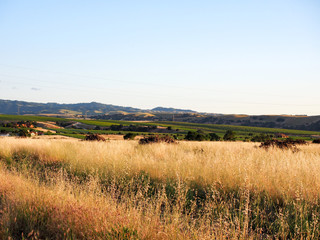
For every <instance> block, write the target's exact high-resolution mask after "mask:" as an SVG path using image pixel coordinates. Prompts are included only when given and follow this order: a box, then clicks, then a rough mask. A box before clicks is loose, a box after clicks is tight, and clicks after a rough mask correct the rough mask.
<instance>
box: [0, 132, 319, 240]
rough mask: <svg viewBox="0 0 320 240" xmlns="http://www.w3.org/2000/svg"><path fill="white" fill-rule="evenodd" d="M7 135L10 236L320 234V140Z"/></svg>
mask: <svg viewBox="0 0 320 240" xmlns="http://www.w3.org/2000/svg"><path fill="white" fill-rule="evenodd" d="M257 146H258V144H255V143H239V142H179V143H174V144H167V143H160V144H147V145H140V144H138V142H137V141H108V142H86V141H78V140H39V139H15V138H2V139H0V183H1V184H0V239H8V238H13V239H26V238H27V239H39V238H40V239H215V238H218V239H221V238H236V239H239V238H240V239H250V238H251V239H256V238H261V239H274V238H276V239H287V238H290V239H301V238H303V239H318V238H319V237H320V222H319V219H318V216H319V214H320V205H319V199H320V196H319V192H320V176H319V174H318V173H319V171H320V148H319V145H316V144H310V145H303V146H300V147H299V148H300V151H298V152H292V151H290V150H288V151H284V150H280V149H269V150H268V151H266V150H264V149H261V148H258V147H257Z"/></svg>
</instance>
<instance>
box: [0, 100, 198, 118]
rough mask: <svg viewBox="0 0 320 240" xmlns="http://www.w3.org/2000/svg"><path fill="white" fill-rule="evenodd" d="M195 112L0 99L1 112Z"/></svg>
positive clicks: (158, 108) (90, 113)
mask: <svg viewBox="0 0 320 240" xmlns="http://www.w3.org/2000/svg"><path fill="white" fill-rule="evenodd" d="M143 112H144V113H152V112H162V113H163V112H168V113H187V112H189V113H195V111H192V110H184V109H175V108H163V107H157V108H154V109H152V110H142V109H138V108H132V107H123V106H116V105H111V104H102V103H97V102H91V103H75V104H59V103H35V102H25V101H12V100H0V113H1V114H22V115H23V114H37V115H39V114H62V115H85V114H86V115H101V114H108V113H117V114H123V115H126V114H127V113H143Z"/></svg>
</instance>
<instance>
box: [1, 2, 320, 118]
mask: <svg viewBox="0 0 320 240" xmlns="http://www.w3.org/2000/svg"><path fill="white" fill-rule="evenodd" d="M319 12H320V3H319V2H318V1H315V0H314V1H311V0H307V1H275V0H272V1H268V2H254V1H241V2H239V1H228V2H212V1H197V2H193V1H161V2H150V1H134V2H133V1H117V2H109V1H106V2H102V1H90V2H86V1H75V0H71V1H68V2H66V1H61V0H58V1H55V2H43V1H39V0H37V1H36V0H31V1H27V2H23V1H14V0H13V1H1V2H0V37H1V38H0V43H1V44H0V53H1V57H0V87H1V90H2V91H1V95H0V98H1V99H7V100H19V101H30V102H43V103H45V102H57V103H79V102H93V101H94V102H99V103H104V104H112V105H120V106H128V107H134V108H141V109H152V108H155V107H158V106H161V107H172V108H178V109H190V110H194V111H198V112H208V113H222V114H249V115H261V114H264V115H271V114H273V115H274V114H281V115H282V114H289V115H320V112H319V109H320V98H319V97H318V89H319V88H320V81H319V80H320V15H319Z"/></svg>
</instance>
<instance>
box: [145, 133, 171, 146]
mask: <svg viewBox="0 0 320 240" xmlns="http://www.w3.org/2000/svg"><path fill="white" fill-rule="evenodd" d="M150 143H175V140H174V139H173V138H172V137H170V136H168V135H165V136H159V135H152V136H148V137H145V138H141V139H140V140H139V144H150Z"/></svg>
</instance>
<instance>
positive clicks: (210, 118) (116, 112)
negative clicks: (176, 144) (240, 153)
mask: <svg viewBox="0 0 320 240" xmlns="http://www.w3.org/2000/svg"><path fill="white" fill-rule="evenodd" d="M0 114H13V115H15V114H19V115H25V114H31V115H47V116H63V117H84V116H87V117H91V118H96V119H106V120H123V121H176V122H190V123H205V124H223V125H236V126H252V127H268V128H284V129H299V130H310V131H320V116H294V115H259V116H250V115H223V114H213V113H212V114H211V113H198V112H196V111H193V110H184V109H175V108H165V107H156V108H153V109H151V110H142V109H138V108H132V107H123V106H116V105H111V104H102V103H97V102H91V103H76V104H59V103H34V102H24V101H11V100H0Z"/></svg>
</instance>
